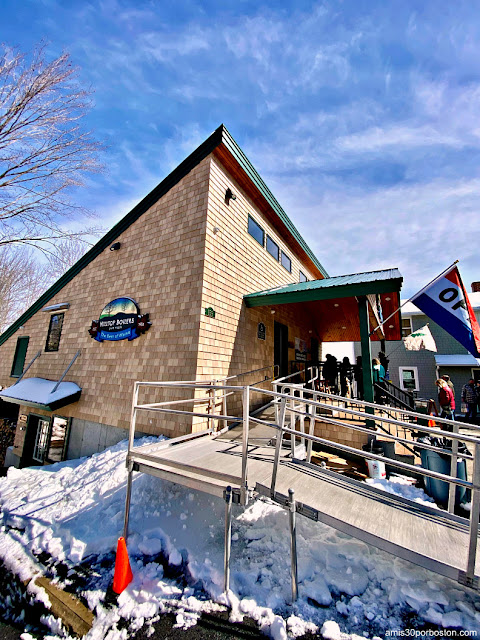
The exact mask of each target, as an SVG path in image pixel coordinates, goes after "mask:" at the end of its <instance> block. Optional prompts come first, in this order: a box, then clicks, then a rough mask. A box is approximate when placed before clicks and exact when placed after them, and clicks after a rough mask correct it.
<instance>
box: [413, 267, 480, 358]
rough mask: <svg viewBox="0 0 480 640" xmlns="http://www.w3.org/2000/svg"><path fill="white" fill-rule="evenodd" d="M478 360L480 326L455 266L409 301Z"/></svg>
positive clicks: (479, 354) (479, 352)
mask: <svg viewBox="0 0 480 640" xmlns="http://www.w3.org/2000/svg"><path fill="white" fill-rule="evenodd" d="M410 301H411V302H413V304H414V305H415V306H417V307H418V308H419V309H420V310H421V311H423V313H425V315H427V316H428V317H429V318H431V319H432V320H434V321H435V322H436V323H437V324H438V325H440V326H441V327H442V328H443V329H445V331H447V332H448V333H449V334H450V335H452V336H453V337H454V338H455V339H456V340H458V342H460V344H462V345H463V346H464V347H465V348H466V349H467V350H468V351H469V352H470V353H471V354H472V355H474V356H475V357H479V356H480V327H479V325H478V322H477V319H476V317H475V314H474V312H473V309H472V306H471V304H470V302H469V300H468V296H467V292H466V291H465V287H464V286H463V283H462V280H461V278H460V273H459V271H458V269H457V267H455V266H454V267H452V268H451V269H449V270H448V271H446V272H445V273H443V274H442V275H441V276H439V277H438V278H436V279H435V280H434V281H433V282H432V283H431V284H430V285H427V287H425V288H424V289H422V290H421V291H419V292H418V293H417V294H415V295H414V296H413V298H411V299H410Z"/></svg>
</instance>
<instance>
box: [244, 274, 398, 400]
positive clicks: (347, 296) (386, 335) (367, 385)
mask: <svg viewBox="0 0 480 640" xmlns="http://www.w3.org/2000/svg"><path fill="white" fill-rule="evenodd" d="M402 282H403V278H402V276H401V274H400V272H399V271H398V269H385V270H382V271H369V272H365V273H354V274H350V275H345V276H335V277H331V278H325V279H322V280H313V281H310V282H300V283H295V284H290V285H286V286H282V287H275V288H274V289H267V290H265V291H259V292H256V293H250V294H248V295H245V296H244V301H245V304H246V306H247V308H253V307H270V310H271V312H272V313H275V312H276V311H277V310H281V309H284V308H285V307H286V306H288V311H289V312H290V314H293V315H294V316H295V317H307V318H308V319H309V321H310V324H311V326H312V336H313V337H314V338H315V339H316V340H318V342H319V343H328V342H360V344H361V352H362V377H363V392H364V399H365V400H366V401H367V402H373V399H374V390H373V378H372V368H371V360H372V349H371V342H372V341H376V342H380V341H384V340H400V339H401V337H402V335H401V316H400V312H398V313H396V314H395V315H393V316H392V317H391V318H390V319H389V320H388V322H386V323H385V324H383V325H382V323H383V320H384V319H386V318H388V317H389V316H390V315H391V314H392V313H394V312H395V311H396V310H397V309H398V308H399V306H400V289H401V286H402ZM278 339H280V340H282V339H284V338H277V337H276V340H278ZM287 340H288V338H287ZM382 350H383V349H382ZM275 364H279V363H278V362H276V363H275Z"/></svg>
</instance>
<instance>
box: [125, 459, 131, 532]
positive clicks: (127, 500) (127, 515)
mask: <svg viewBox="0 0 480 640" xmlns="http://www.w3.org/2000/svg"><path fill="white" fill-rule="evenodd" d="M127 468H128V476H127V495H126V498H125V521H124V524H123V537H124V539H125V541H127V538H128V520H129V518H130V500H131V497H132V476H133V460H130V459H129V458H127Z"/></svg>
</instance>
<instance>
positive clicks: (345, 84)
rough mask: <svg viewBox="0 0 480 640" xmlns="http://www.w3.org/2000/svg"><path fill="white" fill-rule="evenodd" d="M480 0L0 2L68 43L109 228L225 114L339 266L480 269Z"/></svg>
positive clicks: (7, 13) (54, 40)
mask: <svg viewBox="0 0 480 640" xmlns="http://www.w3.org/2000/svg"><path fill="white" fill-rule="evenodd" d="M479 9H480V6H479V4H478V3H477V2H475V1H473V2H472V1H471V0H470V1H468V2H463V1H461V0H460V1H457V2H455V3H448V2H444V1H438V0H423V1H422V2H420V1H419V0H416V1H409V0H401V1H400V0H398V1H397V0H390V1H388V2H385V1H384V0H379V1H376V0H345V1H344V2H341V1H336V2H334V1H331V2H310V1H306V0H297V1H296V2H295V3H293V2H281V1H280V0H277V1H275V2H272V1H267V2H260V3H259V2H252V1H250V0H223V1H218V2H217V1H213V0H210V1H205V2H195V1H194V0H177V1H176V2H168V1H166V2H165V1H164V2H160V1H159V0H157V1H152V2H149V1H144V0H137V1H135V2H133V1H132V0H104V1H99V0H97V1H94V2H88V1H87V0H69V1H68V2H66V1H65V0H23V2H18V0H3V2H2V21H1V24H0V40H1V41H3V42H5V43H7V44H10V45H17V46H18V47H19V48H20V49H22V50H28V49H31V48H32V47H33V46H34V45H35V44H36V43H38V42H39V41H40V40H44V41H46V42H48V43H49V47H48V55H49V56H52V57H53V56H56V55H58V54H59V53H61V52H62V51H63V50H67V51H68V52H69V53H70V54H71V57H72V60H73V62H74V63H75V64H76V65H78V66H79V67H80V78H81V81H82V83H84V84H85V85H88V86H90V87H91V88H92V89H93V90H94V92H95V93H94V108H93V110H92V111H91V112H90V114H89V116H88V126H89V127H90V128H91V129H92V130H93V131H95V132H96V134H97V136H98V137H99V138H100V139H101V140H103V141H104V142H105V143H106V145H107V148H106V150H105V152H104V154H103V160H104V163H105V165H106V169H107V170H106V172H105V173H104V174H102V175H97V176H91V177H90V178H89V180H88V183H87V187H86V188H84V189H82V190H79V191H78V192H77V193H76V194H75V198H76V200H77V201H78V202H80V203H82V204H83V205H86V206H87V207H89V208H91V209H93V210H94V211H95V212H96V213H97V215H98V217H99V220H100V223H101V224H103V225H104V226H107V227H109V226H111V225H112V224H113V223H114V222H115V221H116V220H118V219H119V218H120V217H122V216H123V215H124V214H125V213H127V211H128V210H129V209H130V208H131V207H132V206H133V205H134V204H136V202H137V201H138V200H140V199H141V198H142V197H143V196H144V195H145V194H146V193H147V192H148V191H149V190H150V189H151V188H153V187H154V186H155V185H156V184H157V183H158V182H160V180H161V179H163V178H164V177H165V176H166V175H167V174H168V173H169V172H170V171H171V170H172V169H173V168H174V167H175V166H176V165H177V164H178V163H179V162H180V161H181V160H182V159H183V158H184V157H185V156H186V155H188V154H189V153H190V152H191V151H192V150H193V149H194V148H195V147H196V146H197V145H198V144H200V142H202V140H204V139H205V138H206V137H207V136H208V135H209V134H210V133H211V132H212V131H213V130H214V129H215V128H216V127H217V126H218V125H219V124H220V123H222V122H223V123H224V124H225V125H226V126H227V128H228V129H229V131H230V132H231V133H232V135H233V136H234V138H235V139H236V140H237V142H238V143H239V144H240V146H241V147H242V149H243V150H244V151H245V153H246V154H247V156H248V157H249V159H250V160H251V161H252V163H253V164H254V165H255V167H256V169H257V170H258V171H259V173H260V174H261V175H262V177H263V178H264V180H265V182H266V183H267V184H268V186H269V187H270V189H271V190H272V192H273V193H274V195H275V196H276V198H277V199H278V201H279V202H280V204H281V205H282V206H283V208H284V209H285V210H286V212H287V213H288V215H289V216H290V218H291V219H292V220H293V222H294V223H295V224H296V226H297V227H298V229H299V230H300V232H301V233H302V234H303V235H304V237H305V238H306V240H307V242H308V243H309V245H310V246H311V248H312V250H313V251H314V252H315V254H316V255H317V256H318V258H319V259H320V261H321V262H322V264H323V265H324V266H325V268H326V269H327V271H328V272H329V273H330V275H340V274H344V273H352V272H357V271H367V270H370V269H382V268H389V267H398V268H399V269H400V271H401V273H402V275H403V276H404V288H403V294H404V295H411V294H413V293H414V292H415V291H416V290H417V289H418V288H420V287H421V286H423V285H424V284H426V282H427V281H429V280H430V279H432V278H433V277H434V276H435V275H436V274H437V273H439V272H440V271H442V270H443V269H444V268H445V267H447V266H448V265H449V264H451V263H452V262H453V261H454V260H456V259H459V260H460V265H459V266H460V271H461V274H462V276H463V279H464V283H465V285H466V287H467V290H470V283H471V282H472V281H473V280H480V260H479V258H478V244H479V240H480V216H479V215H478V209H479V203H480V176H479V162H480V11H479Z"/></svg>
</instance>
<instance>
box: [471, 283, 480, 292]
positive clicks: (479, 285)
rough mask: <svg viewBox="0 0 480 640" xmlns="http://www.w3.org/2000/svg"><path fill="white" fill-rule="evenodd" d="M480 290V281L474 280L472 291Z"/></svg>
mask: <svg viewBox="0 0 480 640" xmlns="http://www.w3.org/2000/svg"><path fill="white" fill-rule="evenodd" d="M479 291H480V282H472V293H478V292H479Z"/></svg>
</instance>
